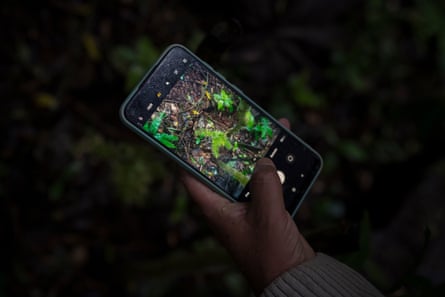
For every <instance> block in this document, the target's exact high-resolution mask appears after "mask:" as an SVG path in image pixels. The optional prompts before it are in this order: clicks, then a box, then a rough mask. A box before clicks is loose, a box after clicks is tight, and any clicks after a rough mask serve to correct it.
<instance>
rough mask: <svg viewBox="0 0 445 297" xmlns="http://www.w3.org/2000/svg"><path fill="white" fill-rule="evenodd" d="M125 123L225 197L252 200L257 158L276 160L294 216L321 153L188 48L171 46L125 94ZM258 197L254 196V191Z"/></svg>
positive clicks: (316, 170)
mask: <svg viewBox="0 0 445 297" xmlns="http://www.w3.org/2000/svg"><path fill="white" fill-rule="evenodd" d="M120 116H121V119H122V121H123V123H124V124H125V125H126V126H128V127H129V128H130V129H131V130H133V131H134V132H136V133H137V134H138V135H140V136H141V137H142V138H144V139H145V140H147V141H148V142H149V143H151V144H152V145H154V146H155V147H156V148H158V149H159V150H160V151H162V152H164V153H165V154H166V155H167V156H169V157H170V158H172V159H173V160H175V161H176V162H177V163H178V164H179V165H181V166H182V167H184V168H185V169H186V170H187V171H189V172H190V173H192V174H193V175H194V176H196V177H197V178H199V179H200V180H201V181H202V182H204V183H205V184H206V185H207V186H209V187H210V188H212V189H213V190H214V191H216V192H218V193H219V194H221V195H223V196H224V197H226V198H227V199H230V200H232V201H238V202H245V201H249V200H250V199H252V197H251V196H250V191H249V180H250V178H251V176H252V173H253V170H254V167H255V163H256V161H257V160H259V159H260V158H263V157H267V158H270V159H272V161H273V162H274V164H275V165H276V167H277V175H278V176H279V178H280V181H281V184H282V186H283V194H284V202H285V206H286V210H287V211H288V212H289V213H290V214H291V215H292V216H294V215H295V213H296V211H297V209H298V207H299V206H300V204H301V202H302V201H303V199H304V197H305V195H306V194H307V193H308V191H309V189H310V188H311V186H312V184H313V183H314V181H315V180H316V178H317V176H318V174H319V173H320V170H321V167H322V158H321V157H320V155H319V154H318V153H317V152H316V151H315V150H314V149H313V148H311V147H310V146H309V145H308V144H306V143H305V142H304V141H303V140H301V139H300V138H299V137H297V136H296V135H294V134H293V133H292V132H291V131H290V130H288V129H287V128H286V127H284V126H283V125H282V124H280V123H279V122H278V121H277V120H276V119H275V118H273V117H272V116H271V115H270V114H268V113H267V112H266V111H265V110H264V109H262V108H261V107H260V106H258V105H257V104H256V103H255V102H254V101H253V100H252V99H250V98H249V97H248V96H246V95H245V94H244V93H243V92H242V91H241V90H239V89H238V88H237V87H235V86H234V85H232V84H231V83H230V82H228V81H227V80H226V79H225V78H224V77H223V76H222V75H221V74H219V73H218V72H216V71H215V70H214V69H213V68H212V67H211V66H209V65H208V64H207V63H206V62H204V61H203V60H201V59H200V58H199V57H197V56H196V55H195V54H194V53H193V52H192V51H190V50H189V49H187V48H186V47H184V46H182V45H179V44H174V45H171V46H169V47H168V48H167V49H166V50H165V51H164V53H163V54H162V55H161V57H160V58H159V59H158V61H157V62H156V63H155V65H154V66H153V67H152V68H151V69H150V70H149V71H148V72H147V74H146V75H145V76H144V77H143V78H142V80H141V81H140V82H139V84H138V85H137V86H136V87H135V88H134V89H133V91H132V92H131V93H130V94H129V96H128V97H127V98H126V100H125V101H124V103H123V104H122V106H121V109H120ZM253 199H254V198H253Z"/></svg>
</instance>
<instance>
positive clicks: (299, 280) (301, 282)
mask: <svg viewBox="0 0 445 297" xmlns="http://www.w3.org/2000/svg"><path fill="white" fill-rule="evenodd" d="M297 296H304V297H327V296H339V297H340V296H341V297H346V296H358V297H359V296H366V297H374V296H379V297H382V296H383V295H382V293H380V292H379V291H378V290H377V289H376V288H375V287H374V286H373V285H372V284H371V283H370V282H368V281H367V280H366V279H365V278H364V277H363V276H362V275H360V274H359V273H358V272H356V271H355V270H353V269H351V268H350V267H348V266H346V265H345V264H343V263H341V262H339V261H337V260H335V259H334V258H332V257H329V256H327V255H325V254H322V253H317V255H316V256H315V257H314V259H312V260H310V261H307V262H305V263H303V264H301V265H299V266H297V267H295V268H292V269H290V270H289V271H287V272H285V273H283V274H282V275H281V276H279V277H278V278H277V279H275V280H274V281H273V282H272V283H271V284H270V285H269V286H268V287H267V288H266V289H265V290H264V292H263V293H262V295H261V297H297Z"/></svg>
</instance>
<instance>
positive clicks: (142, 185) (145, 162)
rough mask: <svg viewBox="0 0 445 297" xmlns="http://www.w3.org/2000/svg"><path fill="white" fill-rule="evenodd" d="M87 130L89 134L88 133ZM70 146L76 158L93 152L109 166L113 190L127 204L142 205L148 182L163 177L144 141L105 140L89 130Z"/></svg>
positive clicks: (85, 156)
mask: <svg viewBox="0 0 445 297" xmlns="http://www.w3.org/2000/svg"><path fill="white" fill-rule="evenodd" d="M90 134H91V135H90ZM90 134H87V135H86V136H84V137H83V138H81V139H79V141H78V142H77V144H76V146H75V147H73V154H74V156H75V158H76V159H77V160H82V159H86V158H87V156H93V157H94V159H95V160H97V161H99V162H104V163H105V164H107V165H108V166H109V168H110V174H111V181H112V184H113V186H114V187H115V191H116V192H117V193H118V196H119V197H120V199H122V201H123V202H124V203H125V204H127V205H136V206H144V205H146V201H147V199H148V198H150V196H149V185H151V184H153V183H155V182H159V181H160V180H162V179H163V178H165V175H166V171H165V168H164V166H163V164H162V161H160V160H159V159H157V158H155V157H154V156H153V155H154V152H153V151H152V150H150V148H148V147H147V146H146V145H139V146H135V145H133V144H128V143H122V142H120V143H116V142H114V141H113V142H112V141H107V140H105V139H104V138H103V137H102V136H101V135H100V134H97V133H90Z"/></svg>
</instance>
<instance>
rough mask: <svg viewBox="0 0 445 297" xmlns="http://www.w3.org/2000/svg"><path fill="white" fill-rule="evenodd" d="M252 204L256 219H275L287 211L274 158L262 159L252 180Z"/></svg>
mask: <svg viewBox="0 0 445 297" xmlns="http://www.w3.org/2000/svg"><path fill="white" fill-rule="evenodd" d="M250 192H251V195H252V202H251V203H252V206H251V209H250V211H252V212H254V214H253V215H254V216H255V217H256V216H258V217H256V218H255V219H261V220H264V219H274V218H277V217H279V216H281V215H282V214H283V212H285V211H286V210H285V206H284V199H283V189H282V186H281V183H280V179H279V177H278V174H277V169H276V167H275V164H274V163H273V162H272V160H270V159H268V158H263V159H260V160H259V161H258V162H257V164H256V166H255V170H254V172H253V175H252V179H251V181H250Z"/></svg>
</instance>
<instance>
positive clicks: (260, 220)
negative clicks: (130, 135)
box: [183, 120, 315, 295]
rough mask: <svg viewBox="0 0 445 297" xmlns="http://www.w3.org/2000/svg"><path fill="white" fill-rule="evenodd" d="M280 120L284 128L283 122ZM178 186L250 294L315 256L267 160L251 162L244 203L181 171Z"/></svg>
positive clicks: (286, 122)
mask: <svg viewBox="0 0 445 297" xmlns="http://www.w3.org/2000/svg"><path fill="white" fill-rule="evenodd" d="M281 122H282V123H283V124H284V125H286V126H289V124H288V121H287V120H281ZM183 183H184V185H185V187H186V189H187V190H188V192H189V194H190V196H191V198H192V199H193V200H194V201H195V202H196V203H197V204H198V206H199V207H200V209H201V210H202V212H203V214H204V216H205V217H206V219H207V220H208V222H209V223H210V225H211V226H212V228H213V230H214V231H215V233H216V235H217V237H218V238H219V240H220V241H221V243H222V244H223V245H224V246H225V247H226V248H227V250H228V251H229V253H230V254H231V255H232V257H233V258H234V260H235V262H236V263H237V264H238V266H239V268H240V270H241V271H242V272H243V273H244V275H245V276H246V278H247V280H248V282H249V283H250V285H251V287H252V289H253V290H254V292H255V294H258V295H259V294H260V293H261V292H262V291H263V290H264V288H266V287H267V286H268V285H269V284H270V283H271V282H272V281H273V280H274V279H275V278H276V277H278V276H279V275H280V274H282V273H283V272H285V271H287V270H289V269H290V268H292V267H295V266H297V265H299V264H301V263H303V262H306V261H308V260H310V259H312V258H313V257H314V256H315V253H314V251H313V249H312V248H311V247H310V245H309V244H308V243H307V241H306V240H305V238H304V237H303V236H302V235H301V233H300V232H299V230H298V228H297V226H296V225H295V222H294V220H293V219H292V217H291V216H290V215H289V213H288V212H287V211H286V209H285V206H284V200H283V193H282V186H281V183H280V180H279V178H278V175H277V173H276V168H275V165H274V164H273V162H272V161H271V160H270V159H267V158H264V159H261V160H259V161H258V162H257V164H256V167H255V170H254V173H253V175H252V179H251V182H250V192H251V197H252V200H251V202H248V203H234V202H231V201H229V200H228V199H226V198H224V197H222V196H221V195H219V194H217V193H215V192H213V191H212V190H211V189H210V188H208V187H207V186H205V185H204V184H202V183H201V182H199V181H198V180H197V179H195V178H194V177H193V176H191V175H189V174H187V173H184V175H183Z"/></svg>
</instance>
